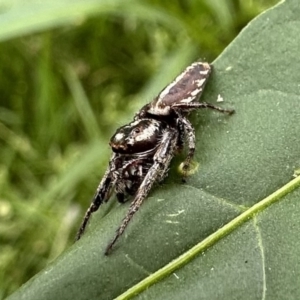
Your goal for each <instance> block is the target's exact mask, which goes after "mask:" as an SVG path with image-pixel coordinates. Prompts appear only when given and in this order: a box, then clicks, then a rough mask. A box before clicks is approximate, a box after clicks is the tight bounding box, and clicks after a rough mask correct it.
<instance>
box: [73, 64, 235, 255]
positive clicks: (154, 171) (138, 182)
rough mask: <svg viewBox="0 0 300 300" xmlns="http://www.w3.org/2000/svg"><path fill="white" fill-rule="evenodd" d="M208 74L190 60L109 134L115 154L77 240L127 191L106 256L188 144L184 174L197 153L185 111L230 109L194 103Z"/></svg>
mask: <svg viewBox="0 0 300 300" xmlns="http://www.w3.org/2000/svg"><path fill="white" fill-rule="evenodd" d="M210 73H211V65H209V64H208V63H203V62H195V63H193V64H192V65H190V66H189V67H187V68H186V69H185V70H184V71H183V72H182V73H181V74H180V75H179V76H178V77H177V78H176V79H175V80H174V81H173V82H172V83H170V84H169V85H168V86H167V87H166V88H165V89H163V90H162V91H161V92H160V94H159V95H158V96H157V97H156V98H155V99H154V100H153V101H152V102H151V103H148V104H146V105H145V106H144V107H142V108H141V110H140V111H139V112H138V113H137V114H136V115H135V117H134V120H133V121H132V122H131V123H129V124H128V125H125V126H122V127H120V128H119V129H118V130H117V131H116V133H115V134H114V135H113V136H112V138H111V140H110V146H111V148H112V151H113V154H112V156H111V159H110V162H109V166H108V168H107V170H106V172H105V174H104V176H103V178H102V180H101V182H100V184H99V186H98V188H97V191H96V193H95V196H94V198H93V201H92V203H91V205H90V207H89V209H88V210H87V212H86V214H85V216H84V219H83V222H82V225H81V227H80V229H79V231H78V234H77V240H78V239H80V237H81V236H82V234H83V233H84V231H85V228H86V225H87V223H88V221H89V219H90V217H91V214H92V213H93V212H95V211H97V210H98V209H99V207H100V205H101V204H102V203H103V202H107V201H108V200H109V198H110V196H111V193H112V191H113V189H114V191H115V193H116V196H117V199H118V201H119V202H120V203H124V202H125V200H126V195H127V194H128V195H131V196H133V201H132V202H131V205H130V207H129V210H128V213H127V215H126V216H125V218H124V219H123V221H122V223H121V225H120V226H119V228H118V229H117V231H116V233H115V236H114V238H113V239H112V241H111V242H110V243H109V244H108V246H107V248H106V250H105V254H106V255H107V254H109V253H110V251H111V250H112V247H113V245H114V244H115V242H116V241H117V239H118V238H119V237H120V236H121V235H122V234H123V232H124V230H125V228H126V227H127V225H128V223H129V222H130V220H131V218H132V217H133V215H134V214H135V213H136V211H137V210H138V209H139V208H140V206H141V204H142V202H143V201H144V200H145V198H146V197H147V196H148V194H149V192H150V190H151V188H152V187H153V185H154V184H155V183H158V182H161V181H162V180H163V179H164V178H165V177H166V176H167V173H168V170H169V166H170V163H171V160H172V158H173V157H174V155H175V154H176V153H177V152H178V151H180V150H181V149H182V148H183V146H184V145H185V143H187V148H188V152H187V156H186V158H185V160H184V162H183V174H184V176H185V174H186V173H185V172H186V171H187V170H188V167H189V164H190V162H191V160H192V158H193V156H194V152H195V131H194V128H193V126H192V124H191V123H190V121H189V120H188V119H187V115H188V114H189V113H190V112H191V111H193V110H195V109H198V108H210V109H214V110H217V111H219V112H222V113H228V114H231V113H233V112H234V110H227V109H222V108H220V107H217V106H214V105H212V104H209V103H205V102H198V101H197V100H198V99H199V97H200V96H201V94H202V92H203V89H204V86H205V84H206V82H207V80H208V78H209V75H210Z"/></svg>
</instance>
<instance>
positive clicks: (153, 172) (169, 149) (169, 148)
mask: <svg viewBox="0 0 300 300" xmlns="http://www.w3.org/2000/svg"><path fill="white" fill-rule="evenodd" d="M177 139H178V132H177V131H176V130H167V131H165V132H164V133H163V136H162V140H161V143H160V146H159V147H158V149H157V152H156V153H155V155H154V158H153V160H154V163H153V165H152V167H151V168H150V169H149V171H148V172H147V174H146V176H145V178H144V180H143V182H142V184H141V185H140V187H139V189H138V191H137V193H136V196H135V198H134V200H133V202H132V203H131V205H130V207H129V210H128V212H127V215H126V216H125V218H124V219H123V220H122V223H121V225H120V226H119V228H118V229H117V230H116V233H115V236H114V238H113V239H112V241H111V242H110V243H109V244H108V246H107V248H106V250H105V255H108V254H109V253H110V252H111V250H112V247H113V245H114V244H115V243H116V241H117V240H118V238H119V237H120V236H121V235H122V234H123V232H124V230H125V228H126V227H127V225H128V223H129V222H130V220H131V219H132V217H133V215H134V214H135V213H136V212H137V211H138V210H139V208H140V206H141V205H142V203H143V201H144V200H145V198H146V197H147V196H148V194H149V192H150V190H151V188H152V186H153V184H154V183H155V182H156V181H157V180H158V179H159V178H161V177H163V176H164V174H162V173H165V172H167V170H168V166H169V165H170V162H171V159H172V158H173V155H174V152H175V150H176V148H177V143H178V141H177Z"/></svg>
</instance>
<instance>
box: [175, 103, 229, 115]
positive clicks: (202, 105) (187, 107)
mask: <svg viewBox="0 0 300 300" xmlns="http://www.w3.org/2000/svg"><path fill="white" fill-rule="evenodd" d="M173 108H175V109H176V108H177V109H182V110H193V109H197V108H209V109H213V110H217V111H219V112H221V113H227V114H229V115H231V114H233V113H234V109H224V108H222V107H219V106H215V105H213V104H210V103H206V102H189V103H175V104H173Z"/></svg>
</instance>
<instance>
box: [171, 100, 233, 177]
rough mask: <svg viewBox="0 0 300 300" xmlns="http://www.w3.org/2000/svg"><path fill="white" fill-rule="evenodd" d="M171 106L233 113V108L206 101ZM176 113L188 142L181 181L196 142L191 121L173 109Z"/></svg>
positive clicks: (185, 174) (184, 175)
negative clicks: (224, 107) (225, 107)
mask: <svg viewBox="0 0 300 300" xmlns="http://www.w3.org/2000/svg"><path fill="white" fill-rule="evenodd" d="M173 107H176V108H177V109H178V108H179V109H182V110H183V111H184V110H189V109H191V110H193V109H198V108H209V109H214V110H217V111H219V112H222V113H228V114H232V113H234V110H231V109H223V108H221V107H218V106H215V105H213V104H210V103H206V102H191V103H178V104H177V103H176V104H174V105H173ZM175 112H176V114H177V115H178V118H179V125H180V126H182V127H183V128H184V133H185V136H186V139H187V142H188V148H189V150H188V154H187V157H186V158H185V160H184V162H183V167H182V170H183V181H185V177H186V176H187V171H188V168H189V166H190V163H191V161H192V159H193V157H194V153H195V148H196V143H195V129H194V127H193V126H192V124H191V122H190V121H189V120H188V119H187V118H186V117H184V116H182V114H180V113H179V112H178V111H177V110H176V109H175Z"/></svg>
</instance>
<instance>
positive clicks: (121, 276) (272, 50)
mask: <svg viewBox="0 0 300 300" xmlns="http://www.w3.org/2000/svg"><path fill="white" fill-rule="evenodd" d="M299 16H300V7H299V4H298V0H288V1H285V2H282V3H281V4H279V5H278V6H276V7H274V8H273V9H270V10H269V11H267V12H265V13H264V14H262V15H260V16H259V17H258V18H256V19H255V20H253V21H252V22H251V23H250V24H249V25H248V26H247V28H245V29H244V30H243V31H242V32H241V34H240V35H239V36H238V37H237V38H236V40H235V41H234V42H233V43H232V44H231V45H230V46H229V47H228V48H227V49H226V50H225V51H224V52H223V54H222V55H221V56H220V57H219V58H218V59H217V60H216V61H215V63H214V74H213V76H212V80H210V81H209V84H208V86H207V89H206V92H205V94H204V97H203V99H204V100H205V101H207V102H215V101H214V99H217V97H218V95H220V96H221V97H222V98H223V99H224V103H222V104H221V105H222V106H223V107H226V108H231V107H234V108H235V110H236V114H235V115H233V116H225V115H220V114H218V113H217V112H212V111H207V110H206V111H200V112H197V113H195V114H194V115H193V117H192V121H193V124H195V126H196V132H197V152H196V161H197V162H198V163H199V169H198V170H197V172H196V173H195V174H194V175H192V176H191V177H190V178H188V183H187V184H185V185H183V184H181V183H180V178H179V176H178V174H176V170H175V169H176V163H177V162H178V161H177V160H176V161H175V162H174V163H173V170H172V172H171V173H172V174H171V175H172V176H170V177H169V178H168V179H167V181H166V182H165V183H164V184H163V185H162V186H161V187H158V188H156V189H155V190H154V191H153V192H152V193H151V195H150V197H149V198H148V199H147V201H146V202H145V203H144V204H143V206H142V208H141V209H140V211H139V212H138V213H137V214H136V215H135V217H134V219H133V221H132V222H131V223H130V226H129V227H128V229H127V230H126V232H125V234H124V235H123V237H122V238H121V239H120V240H119V241H118V243H117V244H116V247H115V248H114V251H113V253H112V254H111V255H110V256H109V257H106V256H104V255H103V252H104V249H105V247H106V245H107V243H108V241H110V239H111V238H112V236H113V234H114V232H115V229H116V228H117V226H118V225H119V224H120V222H121V220H122V218H123V216H124V215H125V214H126V211H127V209H128V205H129V203H127V204H125V205H116V206H115V207H114V208H113V209H112V210H111V211H110V212H109V213H108V214H106V215H105V216H104V217H102V218H97V216H98V215H100V213H99V214H98V213H95V214H94V217H93V220H92V222H91V225H90V226H89V228H88V231H87V233H86V235H85V236H84V237H83V238H82V239H81V240H80V241H79V242H78V243H76V244H74V245H73V246H72V247H71V248H70V249H68V251H66V252H65V253H64V254H63V255H61V256H60V257H59V258H58V259H57V260H55V261H54V262H53V263H51V264H50V265H49V266H48V267H47V268H46V269H45V270H43V271H42V272H40V273H39V274H38V275H37V276H35V277H34V278H32V279H31V280H30V281H29V282H28V283H26V284H25V285H24V286H23V287H21V288H20V289H19V290H18V291H17V292H16V293H15V294H13V295H12V296H11V297H10V298H9V299H31V300H33V299H39V300H40V299H71V298H74V299H113V298H115V297H118V296H119V299H124V298H130V297H132V296H133V295H134V294H136V293H138V292H139V293H140V294H139V295H138V297H139V298H141V299H144V298H145V299H157V298H160V299H171V298H172V299H183V298H190V299H199V298H202V299H220V298H222V299H261V298H263V299H266V298H267V297H268V298H269V299H283V298H285V299H293V298H294V299H296V298H298V296H299V295H300V285H299V284H298V283H297V279H298V278H299V276H300V267H299V266H300V258H299V254H298V252H299V248H300V239H299V233H298V232H299V227H300V201H299V196H300V190H299V188H298V189H297V187H299V184H300V180H299V177H298V178H296V179H294V178H293V173H294V171H295V170H296V169H299V165H300V155H299V149H300V136H299V135H300V134H299V132H300V130H299V120H300V106H299V101H300V100H299V99H300V85H299V79H300V77H299V74H300V72H299V71H300V70H299V65H300V62H299V60H300V56H299V49H300V41H299V31H300V29H299V28H300V20H299ZM276 191H278V192H276ZM274 193H275V194H274ZM279 200H280V201H279ZM195 245H196V246H198V248H196V250H193V249H195V248H193V247H194V246H195ZM197 254H198V255H197ZM181 255H182V256H181ZM180 257H182V260H181V261H179V258H180ZM168 264H169V265H168ZM166 266H171V267H170V268H169V269H166V270H165V269H164V267H166ZM160 270H163V271H162V272H160ZM157 271H158V273H155V272H157ZM159 272H160V273H159ZM153 273H154V274H153ZM151 274H152V275H151ZM168 275H169V276H168ZM143 279H144V280H145V281H142V282H141V280H143ZM139 282H141V283H140V284H138V283H139ZM154 283H155V285H153V284H154ZM136 284H138V285H136ZM149 286H150V287H149ZM147 287H148V288H147ZM146 288H147V289H146ZM122 293H125V294H123V295H122Z"/></svg>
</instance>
